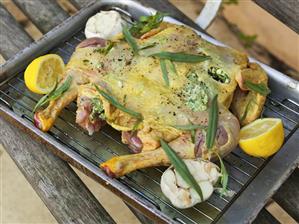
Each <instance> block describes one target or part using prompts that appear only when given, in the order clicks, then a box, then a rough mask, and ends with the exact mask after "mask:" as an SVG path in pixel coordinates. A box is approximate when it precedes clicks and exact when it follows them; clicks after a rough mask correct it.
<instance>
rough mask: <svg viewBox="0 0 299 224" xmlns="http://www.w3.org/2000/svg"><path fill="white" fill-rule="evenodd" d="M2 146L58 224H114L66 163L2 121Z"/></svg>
mask: <svg viewBox="0 0 299 224" xmlns="http://www.w3.org/2000/svg"><path fill="white" fill-rule="evenodd" d="M0 126H1V128H0V136H1V139H0V143H1V144H2V145H3V146H4V148H5V149H6V150H7V152H8V154H9V155H10V156H11V158H12V159H13V160H14V162H15V163H16V165H17V166H18V167H19V169H20V170H21V172H22V173H23V174H24V176H25V177H26V179H27V180H28V182H29V183H30V184H31V186H32V187H33V188H34V190H35V191H36V192H37V194H38V195H39V196H40V198H41V199H42V200H43V202H44V203H45V204H46V206H47V207H48V208H49V210H50V211H51V213H52V214H53V216H54V217H55V218H56V220H57V221H58V222H59V223H72V222H75V223H114V221H113V220H112V219H111V218H110V216H109V215H108V213H107V212H106V211H105V209H104V208H103V207H102V206H101V205H100V204H99V202H98V201H97V200H96V199H95V197H94V196H93V195H92V194H91V192H90V191H89V190H88V189H87V187H86V186H85V185H84V184H83V183H82V181H81V180H80V179H79V177H78V176H77V175H76V174H75V173H74V171H73V170H72V169H71V168H70V167H69V166H68V165H67V163H66V162H64V161H62V160H61V159H58V158H57V157H56V156H54V155H53V154H52V153H51V152H50V151H49V150H48V149H47V148H46V147H44V146H42V145H41V144H39V143H37V142H35V141H34V140H33V139H31V138H30V137H29V136H27V135H26V134H25V133H24V132H21V131H20V130H18V129H17V128H16V127H13V126H12V125H9V124H8V123H7V122H6V121H4V120H3V118H0Z"/></svg>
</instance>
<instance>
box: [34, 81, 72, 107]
mask: <svg viewBox="0 0 299 224" xmlns="http://www.w3.org/2000/svg"><path fill="white" fill-rule="evenodd" d="M72 79H73V78H72V76H68V77H67V79H66V80H65V82H63V83H62V84H61V85H60V86H59V87H58V88H57V83H56V85H55V87H54V89H53V90H52V91H51V92H50V93H48V94H47V95H45V96H43V97H42V98H41V99H40V100H39V101H38V102H37V104H36V105H35V107H34V109H33V112H35V111H36V110H37V109H38V108H40V107H42V106H43V105H45V104H46V103H48V102H49V101H51V100H56V99H57V98H59V97H60V96H61V95H62V94H63V93H64V92H66V91H67V90H68V89H69V88H70V86H71V83H72Z"/></svg>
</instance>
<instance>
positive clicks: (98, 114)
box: [89, 98, 105, 120]
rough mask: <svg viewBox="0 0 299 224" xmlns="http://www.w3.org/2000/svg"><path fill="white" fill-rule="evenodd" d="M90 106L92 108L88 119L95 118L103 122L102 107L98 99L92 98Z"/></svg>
mask: <svg viewBox="0 0 299 224" xmlns="http://www.w3.org/2000/svg"><path fill="white" fill-rule="evenodd" d="M91 106H92V111H91V113H90V115H89V117H90V119H91V120H95V119H97V118H100V119H102V120H105V114H104V107H103V104H102V103H101V101H100V99H98V98H92V99H91Z"/></svg>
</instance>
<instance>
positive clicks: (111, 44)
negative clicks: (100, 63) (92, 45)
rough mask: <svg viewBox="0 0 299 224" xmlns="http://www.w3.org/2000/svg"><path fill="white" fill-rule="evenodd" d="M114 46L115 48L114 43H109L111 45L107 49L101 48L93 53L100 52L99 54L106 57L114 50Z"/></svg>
mask: <svg viewBox="0 0 299 224" xmlns="http://www.w3.org/2000/svg"><path fill="white" fill-rule="evenodd" d="M113 46H114V42H112V41H109V44H108V45H107V46H106V47H101V48H98V49H95V50H94V51H93V52H98V53H101V54H104V55H106V54H108V53H109V51H110V50H111V49H112V48H113Z"/></svg>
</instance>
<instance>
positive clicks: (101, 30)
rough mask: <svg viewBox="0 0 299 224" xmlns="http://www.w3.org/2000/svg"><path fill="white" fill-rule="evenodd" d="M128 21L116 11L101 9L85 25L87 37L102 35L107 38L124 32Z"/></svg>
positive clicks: (101, 36)
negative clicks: (124, 26) (123, 28)
mask: <svg viewBox="0 0 299 224" xmlns="http://www.w3.org/2000/svg"><path fill="white" fill-rule="evenodd" d="M125 24H126V22H125V21H124V20H123V19H122V18H121V16H120V14H119V13H118V12H116V11H113V10H111V11H101V12H99V13H97V14H95V15H94V16H92V17H90V18H89V19H88V21H87V23H86V26H85V36H86V38H91V37H100V38H103V39H106V40H109V39H111V38H112V37H113V36H115V35H116V34H119V33H120V32H122V26H123V25H125Z"/></svg>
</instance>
